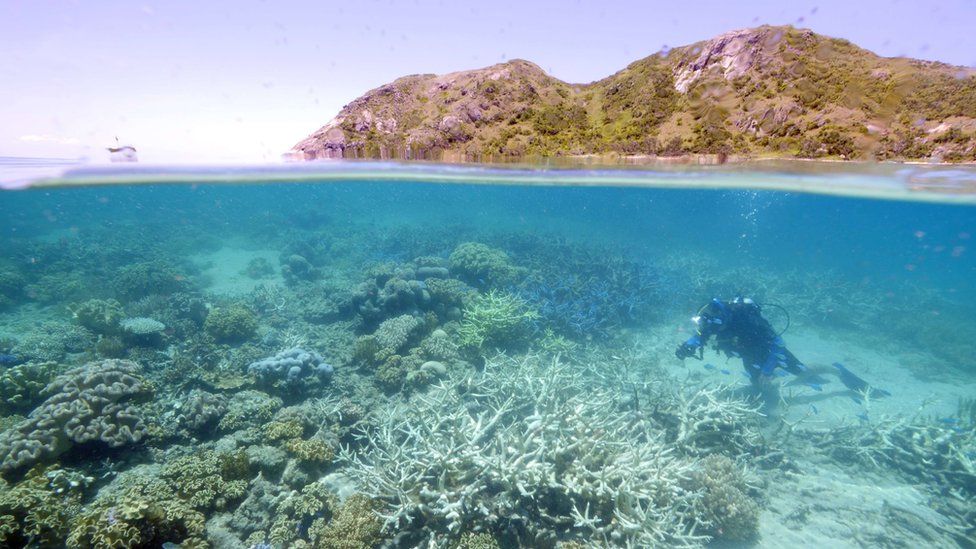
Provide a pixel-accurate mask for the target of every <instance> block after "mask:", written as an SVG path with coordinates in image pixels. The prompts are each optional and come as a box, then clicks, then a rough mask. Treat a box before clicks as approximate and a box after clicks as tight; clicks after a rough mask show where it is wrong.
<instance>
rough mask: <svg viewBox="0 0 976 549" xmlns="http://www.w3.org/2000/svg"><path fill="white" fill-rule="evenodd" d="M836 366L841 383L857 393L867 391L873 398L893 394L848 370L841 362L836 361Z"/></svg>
mask: <svg viewBox="0 0 976 549" xmlns="http://www.w3.org/2000/svg"><path fill="white" fill-rule="evenodd" d="M834 368H837V377H838V378H840V381H841V383H843V384H844V385H845V386H846V387H847V388H848V389H850V390H852V391H854V392H856V393H867V395H868V396H870V397H871V398H881V397H886V396H891V393H889V392H888V391H885V390H884V389H878V388H875V387H872V386H871V385H869V384H868V382H867V381H864V380H863V379H861V378H859V377H857V376H856V375H854V372H852V371H850V370H848V369H847V367H846V366H844V365H843V364H841V363H840V362H835V363H834Z"/></svg>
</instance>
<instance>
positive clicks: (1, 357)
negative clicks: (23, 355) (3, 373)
mask: <svg viewBox="0 0 976 549" xmlns="http://www.w3.org/2000/svg"><path fill="white" fill-rule="evenodd" d="M16 363H17V357H16V356H14V355H8V354H6V353H0V364H4V365H6V364H16Z"/></svg>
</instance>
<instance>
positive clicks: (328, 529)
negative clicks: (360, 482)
mask: <svg viewBox="0 0 976 549" xmlns="http://www.w3.org/2000/svg"><path fill="white" fill-rule="evenodd" d="M377 507H378V505H377V502H375V501H373V500H371V499H369V498H367V497H366V496H363V495H361V494H356V495H352V496H350V497H349V498H348V499H346V501H344V502H343V503H342V505H340V506H339V508H338V509H337V510H336V511H335V513H334V514H333V516H332V519H331V520H329V521H328V522H326V521H325V520H323V519H317V520H315V521H313V522H312V524H311V526H309V529H308V530H309V537H311V539H312V541H313V543H314V544H315V546H316V547H335V548H336V549H372V548H375V547H377V546H379V544H380V542H381V541H382V540H383V536H382V533H381V528H382V526H383V522H382V521H381V520H380V519H379V517H377V516H376V509H377Z"/></svg>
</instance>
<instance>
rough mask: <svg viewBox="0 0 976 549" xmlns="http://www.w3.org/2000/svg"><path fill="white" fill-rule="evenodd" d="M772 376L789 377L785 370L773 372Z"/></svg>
mask: <svg viewBox="0 0 976 549" xmlns="http://www.w3.org/2000/svg"><path fill="white" fill-rule="evenodd" d="M773 375H774V376H776V377H786V376H788V375H790V373H789V372H787V371H786V370H773Z"/></svg>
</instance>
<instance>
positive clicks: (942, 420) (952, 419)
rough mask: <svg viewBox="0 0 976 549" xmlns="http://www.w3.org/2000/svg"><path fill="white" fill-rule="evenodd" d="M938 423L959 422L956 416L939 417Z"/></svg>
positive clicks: (950, 423)
mask: <svg viewBox="0 0 976 549" xmlns="http://www.w3.org/2000/svg"><path fill="white" fill-rule="evenodd" d="M939 423H944V424H946V425H955V424H957V423H959V418H956V417H940V418H939Z"/></svg>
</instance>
